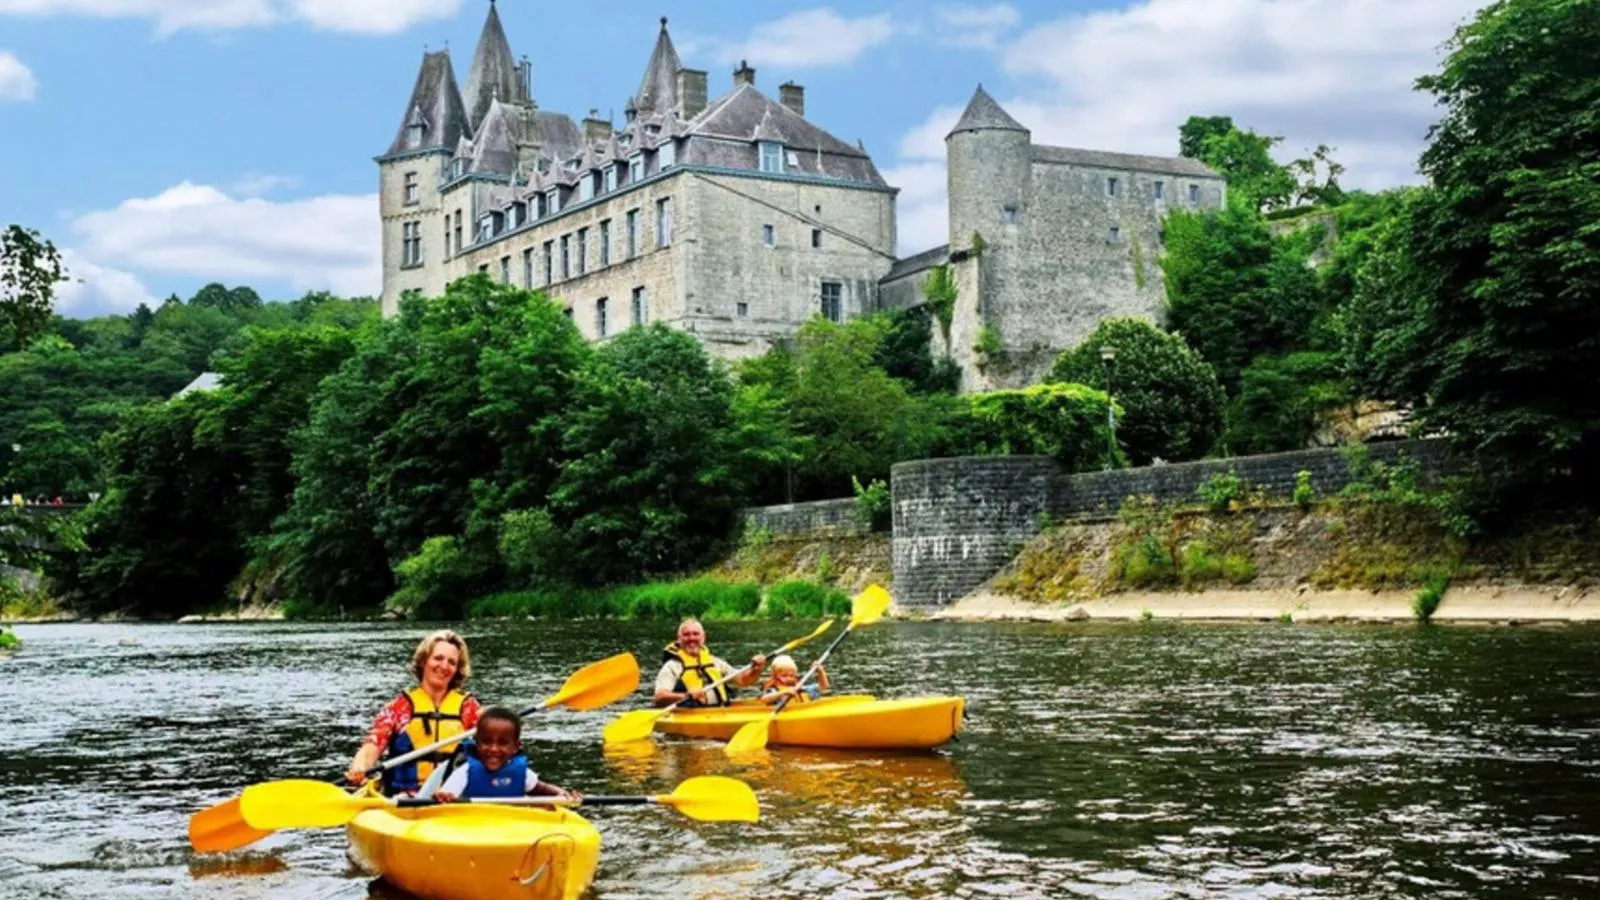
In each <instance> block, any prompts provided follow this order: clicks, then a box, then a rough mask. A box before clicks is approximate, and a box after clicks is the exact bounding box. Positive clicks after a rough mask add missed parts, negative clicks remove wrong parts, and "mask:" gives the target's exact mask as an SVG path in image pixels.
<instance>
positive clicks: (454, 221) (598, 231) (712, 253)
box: [377, 0, 1223, 390]
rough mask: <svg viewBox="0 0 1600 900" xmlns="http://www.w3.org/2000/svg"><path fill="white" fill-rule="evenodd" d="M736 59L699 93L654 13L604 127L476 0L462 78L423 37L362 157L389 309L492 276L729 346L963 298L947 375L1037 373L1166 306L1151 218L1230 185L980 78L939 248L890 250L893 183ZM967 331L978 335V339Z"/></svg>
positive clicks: (612, 327) (997, 383)
mask: <svg viewBox="0 0 1600 900" xmlns="http://www.w3.org/2000/svg"><path fill="white" fill-rule="evenodd" d="M755 76H756V73H755V70H754V69H753V68H751V67H750V66H749V65H747V64H745V63H741V64H740V66H739V68H738V69H737V70H735V71H734V72H733V83H732V86H731V89H729V90H728V91H727V92H726V93H724V94H722V95H721V96H718V97H716V98H715V99H709V100H708V79H707V74H706V72H705V71H703V70H697V69H687V68H684V67H683V65H682V64H681V62H680V60H679V58H678V54H677V51H676V49H675V48H674V47H673V44H672V39H671V37H670V36H669V35H668V32H667V20H666V19H665V18H663V19H662V20H661V30H660V32H659V34H658V35H657V37H656V42H655V47H654V49H653V50H652V51H651V54H650V60H649V62H648V63H647V64H646V66H645V70H644V75H643V77H642V78H641V79H640V82H639V89H638V91H637V92H636V93H635V94H634V96H633V97H632V98H631V99H630V100H629V101H628V103H627V106H626V107H625V109H624V114H625V116H626V120H625V121H624V123H623V124H622V125H621V127H620V128H618V127H616V126H615V124H614V123H613V122H611V121H609V120H607V119H601V118H599V116H598V114H597V113H596V111H594V110H591V111H590V113H589V115H588V117H586V118H584V119H583V120H582V122H581V123H578V122H574V121H573V120H572V118H570V117H569V116H566V115H563V114H560V113H553V112H549V111H546V110H542V109H540V108H539V107H538V104H537V103H536V102H535V101H534V99H533V90H532V83H531V66H530V64H529V63H528V62H527V60H526V58H524V59H523V61H521V62H517V61H515V60H514V58H513V56H512V52H511V46H510V43H509V41H508V40H507V39H506V35H505V31H504V29H503V27H502V25H501V22H500V16H499V13H498V11H497V10H496V8H495V6H494V4H493V2H492V0H491V4H490V7H489V16H488V20H487V21H486V22H485V23H484V27H483V33H482V35H481V37H480V38H479V41H478V46H477V48H476V50H475V51H474V53H473V58H472V67H471V69H470V71H469V72H468V75H467V79H466V89H465V91H463V90H461V89H460V88H459V87H458V86H457V81H456V78H455V71H454V68H453V66H452V64H451V61H450V57H449V54H448V51H445V52H437V53H427V54H425V55H424V56H423V61H422V68H421V71H420V72H419V73H418V75H417V81H416V86H415V87H414V88H413V89H412V94H411V99H410V102H409V103H408V104H407V106H406V110H405V113H404V117H403V119H402V121H401V124H400V129H399V132H398V133H397V134H396V135H395V138H394V142H393V143H392V144H391V145H390V147H389V150H388V152H386V153H384V154H383V155H382V156H379V157H378V158H377V163H378V170H379V184H380V189H379V206H380V213H381V216H382V221H383V310H384V314H385V315H393V314H394V313H395V311H396V309H397V306H398V303H399V300H400V298H401V297H402V296H404V295H406V294H412V293H415V294H418V295H422V296H434V295H437V294H440V293H442V292H443V291H444V288H445V285H446V284H448V283H449V282H450V281H452V280H454V279H456V278H460V277H463V276H465V275H468V274H471V273H473V272H487V273H489V274H490V275H491V276H492V277H494V278H497V279H499V280H501V281H504V282H507V283H512V284H516V285H518V286H521V287H525V288H529V289H540V290H544V291H546V292H547V293H549V294H550V295H551V296H552V297H554V298H556V299H557V301H558V302H561V303H562V304H563V305H564V306H565V307H566V309H567V312H568V314H569V315H570V316H572V318H573V320H574V322H575V324H576V325H577V327H578V328H579V330H580V331H581V332H582V333H583V335H584V336H585V337H587V338H588V339H590V340H596V341H598V340H605V339H606V338H608V337H610V336H612V335H614V334H617V333H618V332H620V331H622V330H623V329H625V328H628V327H630V326H632V325H635V324H642V323H647V322H655V321H660V322H665V323H668V324H670V325H672V326H673V327H677V328H682V329H684V330H686V331H688V332H690V333H692V334H694V335H696V337H697V338H698V339H699V340H700V341H702V342H703V343H704V344H705V346H706V347H707V349H708V351H710V352H711V353H713V354H714V355H717V356H722V357H726V358H743V357H750V356H755V355H759V354H761V353H764V352H765V351H766V350H767V349H768V348H769V347H771V346H773V345H774V344H775V343H778V342H781V341H783V340H785V339H787V338H789V337H791V336H792V335H793V334H794V333H795V331H796V330H797V329H798V328H799V327H800V325H801V324H803V323H804V322H805V321H807V320H808V319H810V318H812V317H813V316H816V315H819V314H820V315H823V316H826V317H828V318H829V319H832V320H834V321H844V320H846V319H849V318H853V317H857V316H863V315H870V314H872V313H874V312H878V311H881V310H887V309H897V308H906V307H911V306H915V305H917V304H920V303H923V302H925V301H926V298H925V297H924V296H923V294H922V284H923V282H924V279H926V278H927V276H928V273H929V272H930V270H932V269H933V268H934V267H936V266H941V265H949V266H950V270H949V271H950V274H951V275H952V276H953V280H954V283H955V284H956V286H957V291H958V292H957V298H956V302H955V304H954V308H953V309H952V310H951V314H950V316H949V327H948V329H944V328H940V329H936V331H937V332H938V334H937V335H936V337H935V343H936V344H938V345H939V349H942V350H943V351H944V352H946V353H949V354H950V355H951V356H952V357H953V358H954V359H955V360H956V361H957V362H958V363H960V364H961V366H962V369H963V388H964V389H967V390H982V389H986V388H992V387H1002V386H1016V385H1020V384H1027V383H1031V382H1032V381H1034V380H1037V378H1038V377H1039V376H1040V375H1041V374H1042V373H1043V371H1044V370H1045V369H1047V368H1048V366H1049V363H1050V360H1051V359H1053V357H1054V355H1055V353H1057V352H1059V351H1060V350H1063V349H1066V348H1069V347H1072V346H1074V345H1075V344H1076V343H1077V342H1078V341H1081V340H1082V338H1083V337H1084V336H1085V335H1087V334H1088V333H1089V331H1091V330H1093V328H1094V327H1095V325H1096V324H1097V323H1098V322H1099V321H1100V320H1101V319H1102V318H1105V317H1107V316H1113V315H1120V316H1127V315H1132V316H1141V317H1144V318H1146V319H1149V320H1151V321H1160V319H1161V310H1162V306H1163V301H1164V293H1163V288H1162V283H1161V271H1160V267H1159V266H1158V265H1157V257H1158V254H1159V253H1160V252H1161V220H1162V217H1163V216H1164V214H1165V212H1166V211H1167V210H1168V209H1169V208H1177V207H1185V208H1215V207H1217V206H1220V205H1221V203H1222V199H1223V184H1222V179H1221V178H1220V176H1218V175H1217V174H1216V173H1215V172H1212V171H1211V170H1210V169H1208V168H1206V167H1205V166H1203V165H1201V164H1200V163H1198V162H1196V161H1194V160H1192V159H1186V158H1181V157H1180V158H1162V157H1147V156H1133V155H1129V154H1121V153H1105V152H1099V151H1089V150H1075V149H1070V148H1064V147H1046V146H1040V145H1037V144H1034V143H1032V140H1031V135H1030V133H1029V132H1028V130H1027V129H1026V128H1024V127H1023V126H1022V125H1021V124H1019V123H1018V122H1017V121H1016V120H1015V119H1013V118H1012V117H1011V116H1010V115H1009V114H1007V113H1006V112H1005V110H1004V109H1002V108H1001V107H1000V106H999V104H997V103H996V102H995V101H994V100H993V99H992V98H991V97H990V96H989V95H988V94H987V93H985V92H984V91H983V89H982V88H981V87H980V88H978V90H977V92H976V93H975V94H974V95H973V97H972V100H971V102H970V103H969V104H968V106H967V109H966V111H965V113H964V114H963V115H962V117H961V119H960V121H959V122H958V123H957V125H956V127H955V128H954V129H953V130H952V131H951V133H950V135H949V136H948V137H947V139H946V145H947V148H948V178H949V204H950V232H949V233H950V241H949V243H948V244H947V245H945V246H942V247H937V248H934V249H931V250H928V251H926V252H923V253H918V254H916V255H914V256H911V257H907V258H904V259H901V258H898V257H897V256H896V253H895V196H896V193H897V189H896V188H894V187H891V186H890V185H888V184H887V183H885V181H884V179H883V177H882V176H881V175H880V174H879V173H878V170H877V168H876V166H874V165H873V162H872V158H871V157H870V156H869V155H868V154H867V152H866V150H865V149H864V148H863V147H861V146H860V145H859V144H856V145H851V144H848V143H846V142H844V141H841V140H839V139H838V138H836V137H834V136H833V135H831V134H829V133H828V132H826V131H824V130H823V129H822V128H819V127H818V126H817V125H815V124H813V123H812V122H810V121H809V120H808V119H806V117H805V90H804V88H802V87H801V86H799V85H796V84H793V83H785V84H783V85H780V86H779V87H778V99H777V100H776V101H774V100H773V99H771V98H770V97H768V96H767V95H766V94H764V93H762V92H761V91H760V90H758V89H757V87H756V77H755ZM980 348H981V349H980Z"/></svg>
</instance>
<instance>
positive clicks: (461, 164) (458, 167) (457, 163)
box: [450, 157, 467, 178]
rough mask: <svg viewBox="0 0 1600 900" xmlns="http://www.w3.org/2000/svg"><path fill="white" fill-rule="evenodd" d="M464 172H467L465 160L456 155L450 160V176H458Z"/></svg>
mask: <svg viewBox="0 0 1600 900" xmlns="http://www.w3.org/2000/svg"><path fill="white" fill-rule="evenodd" d="M465 174H467V161H466V160H465V159H462V158H459V157H458V158H456V159H453V160H451V161H450V177H451V178H460V177H461V176H463V175H465Z"/></svg>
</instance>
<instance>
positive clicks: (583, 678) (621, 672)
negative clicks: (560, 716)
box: [541, 653, 639, 711]
mask: <svg viewBox="0 0 1600 900" xmlns="http://www.w3.org/2000/svg"><path fill="white" fill-rule="evenodd" d="M638 689H639V661H638V660H637V659H634V658H633V654H632V653H618V654H617V655H616V656H613V657H610V658H608V659H602V660H600V661H599V662H593V663H590V664H588V665H587V666H584V667H583V668H581V669H579V670H578V671H576V672H573V673H572V676H571V677H570V678H568V679H567V681H566V683H565V684H563V685H561V690H559V691H556V692H555V693H554V694H551V695H550V697H549V698H548V699H546V700H545V701H544V703H543V704H541V705H542V706H543V707H544V708H545V709H549V708H550V707H552V706H565V707H567V708H568V709H575V710H579V711H583V710H590V709H599V708H600V707H602V706H609V705H611V704H613V703H615V702H617V701H618V700H621V699H622V698H623V697H626V696H628V695H629V694H631V693H633V692H634V691H636V690H638Z"/></svg>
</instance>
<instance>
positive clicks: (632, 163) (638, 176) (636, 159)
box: [628, 153, 644, 184]
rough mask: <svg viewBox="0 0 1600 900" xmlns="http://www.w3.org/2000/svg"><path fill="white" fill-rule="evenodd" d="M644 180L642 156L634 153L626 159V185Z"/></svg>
mask: <svg viewBox="0 0 1600 900" xmlns="http://www.w3.org/2000/svg"><path fill="white" fill-rule="evenodd" d="M643 180H644V154H643V153H635V154H634V155H632V156H630V157H628V183H629V184H633V183H634V182H638V181H643Z"/></svg>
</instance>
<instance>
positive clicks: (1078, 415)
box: [969, 384, 1124, 472]
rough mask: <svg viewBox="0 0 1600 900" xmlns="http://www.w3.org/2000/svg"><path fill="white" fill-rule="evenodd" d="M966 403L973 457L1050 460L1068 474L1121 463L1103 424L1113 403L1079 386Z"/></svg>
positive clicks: (976, 397) (998, 394)
mask: <svg viewBox="0 0 1600 900" xmlns="http://www.w3.org/2000/svg"><path fill="white" fill-rule="evenodd" d="M969 402H970V404H971V410H972V413H971V416H972V433H973V440H974V447H973V449H974V451H975V452H977V453H983V454H995V455H1004V454H1030V455H1032V454H1036V455H1040V456H1053V457H1055V458H1056V459H1057V460H1059V461H1060V462H1061V463H1062V465H1064V466H1065V467H1066V469H1067V471H1069V472H1082V471H1087V470H1090V469H1100V468H1106V467H1107V464H1108V462H1109V464H1110V465H1113V466H1116V465H1121V464H1122V463H1123V461H1124V460H1123V458H1122V454H1121V452H1120V451H1116V452H1113V450H1112V446H1111V434H1110V431H1109V428H1108V426H1107V424H1106V419H1107V411H1108V407H1110V406H1111V400H1110V398H1109V397H1107V396H1106V393H1105V392H1104V391H1097V390H1095V389H1094V388H1092V387H1089V386H1087V385H1082V384H1036V385H1034V386H1033V387H1030V388H1023V389H1022V390H1015V391H990V392H988V393H985V394H973V395H971V397H970V399H969ZM1118 412H1119V413H1120V412H1121V411H1120V410H1118Z"/></svg>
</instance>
